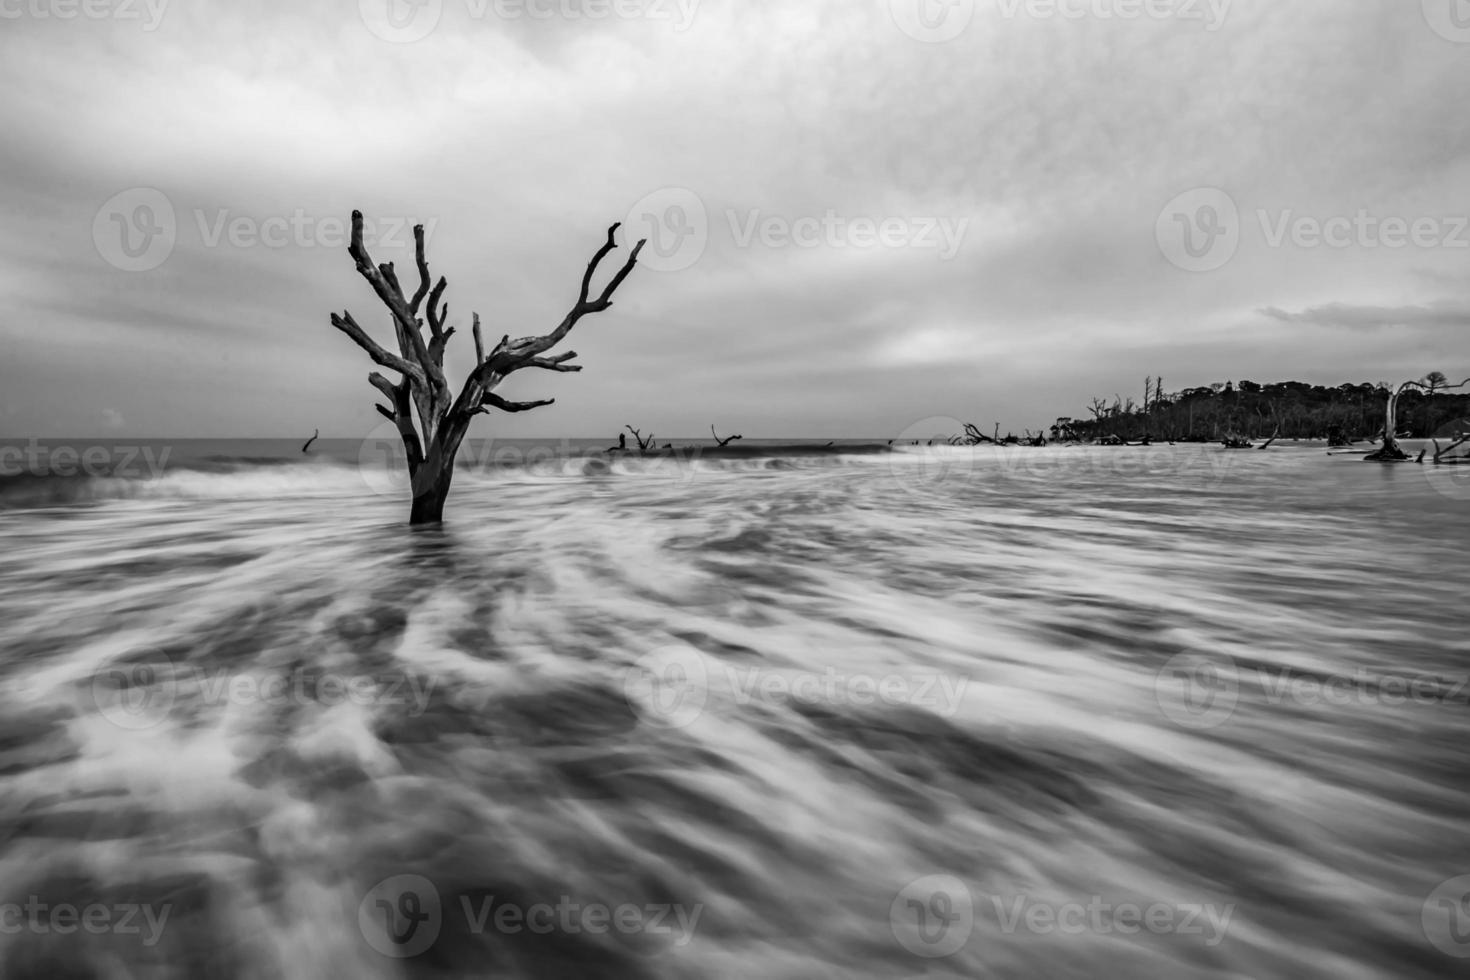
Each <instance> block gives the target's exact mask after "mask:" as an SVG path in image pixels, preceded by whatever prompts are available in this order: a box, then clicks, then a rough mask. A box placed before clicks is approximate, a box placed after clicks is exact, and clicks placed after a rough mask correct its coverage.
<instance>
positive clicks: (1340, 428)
mask: <svg viewBox="0 0 1470 980" xmlns="http://www.w3.org/2000/svg"><path fill="white" fill-rule="evenodd" d="M1422 384H1423V385H1424V387H1425V389H1427V390H1424V391H1420V390H1407V391H1405V392H1403V394H1402V395H1401V397H1400V399H1399V404H1398V412H1397V427H1398V432H1396V433H1390V434H1391V435H1395V436H1397V437H1399V438H1405V439H1426V438H1429V437H1431V436H1434V435H1435V434H1436V433H1440V434H1445V433H1447V432H1449V431H1453V430H1454V429H1455V427H1456V426H1459V427H1461V428H1470V394H1467V393H1458V394H1451V393H1448V392H1445V391H1442V390H1440V389H1443V388H1445V387H1447V386H1448V382H1447V379H1446V378H1445V376H1444V375H1443V374H1442V373H1440V372H1438V371H1435V372H1432V373H1430V374H1429V375H1428V376H1426V377H1425V378H1424V380H1423V382H1422ZM1392 394H1393V387H1392V386H1391V385H1389V384H1387V383H1382V382H1380V383H1377V384H1370V383H1366V382H1365V383H1361V384H1341V385H1338V386H1336V387H1324V386H1322V385H1311V384H1307V383H1305V382H1302V381H1278V382H1275V383H1273V384H1265V385H1263V384H1257V383H1256V382H1254V381H1240V382H1238V383H1237V382H1233V381H1224V382H1217V383H1215V384H1211V385H1207V386H1204V387H1198V388H1185V389H1184V390H1182V391H1175V392H1166V391H1165V389H1164V383H1163V379H1162V378H1148V379H1146V380H1145V382H1144V390H1143V399H1142V400H1141V401H1139V400H1136V399H1134V398H1132V397H1128V398H1125V397H1123V396H1121V395H1114V396H1113V398H1112V399H1111V400H1108V399H1105V398H1094V399H1092V402H1091V404H1090V405H1089V406H1088V415H1090V416H1091V417H1090V418H1059V419H1057V421H1056V424H1055V425H1053V426H1052V427H1051V430H1050V431H1051V437H1052V439H1053V440H1060V441H1073V440H1075V441H1080V442H1096V441H1125V442H1140V441H1143V440H1145V439H1149V440H1167V441H1170V442H1220V441H1223V440H1228V439H1230V438H1233V437H1234V438H1242V439H1269V438H1271V437H1272V436H1276V437H1277V438H1280V439H1328V440H1330V441H1334V442H1347V441H1353V442H1358V441H1364V440H1368V439H1373V438H1376V437H1378V436H1380V435H1382V434H1383V428H1384V409H1385V407H1386V406H1387V404H1388V399H1389V398H1390V396H1391V395H1392Z"/></svg>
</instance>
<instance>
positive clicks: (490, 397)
mask: <svg viewBox="0 0 1470 980" xmlns="http://www.w3.org/2000/svg"><path fill="white" fill-rule="evenodd" d="M555 404H556V399H555V398H548V399H546V400H545V401H539V402H510V401H506V400H505V399H504V398H501V397H500V396H499V395H497V394H495V393H494V392H493V391H492V392H486V393H485V404H484V405H482V406H480V409H479V414H481V415H489V414H490V408H498V409H500V410H501V411H502V412H529V411H530V410H531V409H533V408H540V407H541V406H543V405H555ZM486 406H489V407H488V408H487V407H486Z"/></svg>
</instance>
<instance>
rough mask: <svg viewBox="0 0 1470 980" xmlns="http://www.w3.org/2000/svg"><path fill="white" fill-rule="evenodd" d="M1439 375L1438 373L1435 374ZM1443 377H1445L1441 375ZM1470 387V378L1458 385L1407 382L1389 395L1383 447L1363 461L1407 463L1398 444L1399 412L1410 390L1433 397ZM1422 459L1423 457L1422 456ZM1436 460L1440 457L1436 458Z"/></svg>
mask: <svg viewBox="0 0 1470 980" xmlns="http://www.w3.org/2000/svg"><path fill="white" fill-rule="evenodd" d="M1435 373H1436V374H1438V372H1435ZM1441 377H1443V376H1442V375H1441ZM1466 385H1470V378H1466V379H1465V380H1464V381H1461V382H1460V383H1459V384H1457V385H1446V384H1441V383H1439V380H1438V379H1433V380H1431V379H1428V378H1426V379H1424V380H1423V381H1405V382H1404V383H1403V384H1401V385H1399V386H1398V388H1396V389H1393V390H1391V391H1390V392H1389V393H1388V408H1387V409H1386V410H1385V411H1384V416H1383V445H1382V447H1380V448H1379V450H1378V452H1376V453H1372V454H1370V455H1368V456H1364V457H1363V459H1365V460H1367V461H1369V462H1373V463H1403V462H1407V461H1408V459H1409V456H1408V454H1407V453H1405V452H1404V451H1403V450H1402V449H1400V448H1399V443H1398V411H1399V397H1400V396H1401V395H1403V393H1404V392H1406V391H1408V390H1409V389H1410V388H1418V389H1419V390H1420V391H1427V392H1429V394H1430V395H1433V394H1434V393H1435V392H1436V391H1454V390H1455V389H1456V388H1464V387H1465V386H1466ZM1421 458H1422V456H1421ZM1436 459H1438V457H1437V456H1436Z"/></svg>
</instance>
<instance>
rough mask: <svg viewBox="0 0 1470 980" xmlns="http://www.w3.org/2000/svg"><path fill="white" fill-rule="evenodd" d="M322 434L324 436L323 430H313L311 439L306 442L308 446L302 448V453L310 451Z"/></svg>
mask: <svg viewBox="0 0 1470 980" xmlns="http://www.w3.org/2000/svg"><path fill="white" fill-rule="evenodd" d="M321 434H322V430H321V429H313V430H311V438H310V439H308V440H306V445H304V446H302V447H301V451H302V453H305V452H306V451H307V450H308V449H310V448H311V444H312V443H314V442H316V440H317V437H318V436H320V435H321Z"/></svg>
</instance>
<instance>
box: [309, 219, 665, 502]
mask: <svg viewBox="0 0 1470 980" xmlns="http://www.w3.org/2000/svg"><path fill="white" fill-rule="evenodd" d="M362 226H363V218H362V212H361V211H354V212H352V243H351V245H350V246H349V247H348V254H350V255H351V256H352V258H353V260H354V261H355V262H356V263H357V271H358V273H359V274H360V275H361V276H362V277H363V278H364V279H365V280H367V282H368V285H370V286H372V288H373V292H374V293H376V294H377V296H378V299H379V300H381V301H382V303H383V305H384V306H386V307H387V308H388V312H389V314H391V317H392V322H393V332H394V336H395V338H396V339H397V341H398V353H397V354H394V353H392V352H391V351H389V350H387V349H386V348H383V347H381V346H379V345H378V343H377V342H376V341H375V340H373V339H372V338H371V337H370V336H368V334H367V331H365V330H363V329H362V327H360V326H358V324H357V321H356V320H354V319H353V318H352V314H351V313H349V312H346V311H344V312H343V313H342V314H341V315H340V316H339V315H338V314H335V313H334V314H332V326H334V327H336V328H337V329H338V330H340V331H342V332H343V333H345V334H346V335H347V336H348V337H350V338H352V341H353V342H354V343H356V344H357V345H358V346H359V347H361V348H362V349H363V350H364V351H366V352H367V354H368V356H369V357H371V358H372V359H373V361H374V362H375V363H377V364H379V365H381V366H382V367H385V368H387V369H389V370H391V371H395V372H397V373H398V375H399V381H398V382H397V383H396V384H395V383H394V382H392V381H390V380H389V379H388V378H386V377H384V376H383V375H381V374H378V373H377V372H373V373H372V374H370V375H368V382H369V383H370V384H371V385H372V386H373V387H374V388H376V389H378V391H380V392H381V393H382V394H383V396H384V398H385V399H386V400H387V402H388V405H387V406H384V405H378V406H377V409H378V412H379V413H380V414H382V415H383V416H384V417H385V418H387V419H388V420H389V421H390V422H392V423H393V425H394V427H395V428H396V429H397V430H398V435H399V437H400V438H401V439H402V440H403V448H404V451H405V453H406V454H407V458H408V472H409V477H410V485H411V487H412V491H413V504H412V507H411V509H410V511H409V522H410V523H411V524H437V523H439V522H440V521H442V520H443V519H444V504H445V501H446V500H448V498H449V489H450V486H451V484H452V483H453V482H454V459H455V456H457V455H458V453H459V447H460V444H461V443H462V442H463V441H464V438H465V435H466V434H467V433H468V432H469V428H470V422H471V421H473V420H474V418H475V417H476V416H478V415H488V414H491V412H492V410H498V411H502V412H526V411H530V410H531V409H533V408H539V407H541V406H542V405H550V404H553V402H554V399H547V400H545V401H534V402H511V401H506V400H505V399H504V398H501V397H500V396H499V395H497V394H495V393H494V389H495V387H496V386H497V385H498V384H500V382H501V381H503V380H505V378H506V377H508V376H509V375H511V374H512V373H514V372H516V371H519V370H521V369H523V368H540V369H542V370H546V371H559V372H567V373H570V372H575V371H580V370H582V366H581V365H580V364H570V363H568V362H569V361H571V360H572V359H573V358H575V357H576V356H577V352H576V351H566V352H564V353H561V354H556V355H552V356H550V357H544V356H542V355H544V354H546V353H547V352H548V351H549V350H551V349H552V348H553V347H555V346H556V345H557V344H559V343H561V341H562V339H563V338H565V337H566V335H567V334H568V333H570V332H571V330H572V328H573V327H574V326H576V325H577V321H579V320H580V319H581V318H582V317H584V316H586V315H587V314H589V313H601V312H602V311H603V310H606V309H608V308H609V307H611V306H612V296H613V293H615V292H616V291H617V289H618V287H619V286H621V285H622V284H623V280H624V279H626V278H628V275H629V274H630V273H631V272H632V271H633V267H634V266H635V265H636V264H637V263H638V253H639V252H641V251H642V250H643V246H644V245H645V244H646V240H644V241H640V242H639V243H638V244H637V245H635V246H634V247H633V251H632V253H631V254H630V255H629V257H628V261H627V262H626V263H625V264H624V265H623V267H622V268H621V269H620V270H619V271H618V272H617V274H616V275H614V276H613V278H612V280H611V281H610V282H609V283H608V285H607V286H606V287H604V289H603V290H602V293H601V294H600V295H598V296H597V297H595V298H594V297H593V296H592V291H591V290H592V277H593V275H594V274H595V273H596V272H597V267H598V266H599V265H600V264H601V263H602V260H603V259H604V258H606V257H607V255H608V253H609V252H611V251H613V249H615V248H617V231H618V228H619V226H618V225H616V224H615V225H613V226H612V227H611V228H609V229H608V230H607V242H606V244H604V245H603V246H602V248H600V249H598V251H597V254H596V255H594V256H593V257H592V261H591V262H589V263H588V264H587V271H586V273H585V274H584V275H583V276H582V291H581V293H580V294H579V296H578V298H577V303H576V305H575V306H573V307H572V310H571V312H570V313H568V314H567V315H566V316H565V317H564V318H563V319H562V322H561V324H560V325H558V326H557V328H556V329H555V330H553V331H551V332H550V333H548V334H546V335H544V336H540V337H521V338H519V339H517V340H511V339H510V335H509V334H507V335H505V336H504V337H502V338H501V339H500V343H498V344H496V345H495V348H494V349H493V350H491V351H489V352H488V353H487V352H486V350H485V342H484V338H483V337H482V336H481V334H480V316H479V314H478V313H476V314H474V328H473V329H474V336H475V364H476V367H475V369H474V370H473V371H472V372H471V373H470V376H469V377H468V378H467V379H466V380H465V383H464V386H463V387H462V388H461V389H460V392H459V394H458V396H455V397H453V398H451V395H450V388H449V381H448V379H447V378H446V377H445V375H444V350H445V348H446V347H447V346H448V344H449V338H450V337H452V336H453V335H454V330H455V328H454V327H451V326H446V321H447V320H448V318H449V304H448V303H443V304H442V305H441V302H440V301H441V298H442V297H443V295H444V290H445V288H446V287H447V286H448V283H447V282H446V281H445V279H444V278H443V277H442V276H441V277H440V278H439V281H438V282H437V283H434V281H433V278H432V277H431V276H430V274H429V263H428V259H427V258H426V257H425V255H424V228H423V226H422V225H419V226H417V227H415V228H414V230H413V237H414V258H415V261H416V265H417V267H418V273H419V286H418V290H417V291H416V292H415V293H414V294H413V296H412V297H411V298H410V297H408V296H405V295H404V292H403V288H402V287H401V286H400V285H399V281H398V276H397V274H396V273H395V272H394V271H393V263H392V262H388V263H385V264H383V265H374V263H373V260H372V258H371V257H370V256H369V255H368V252H367V248H366V246H365V245H364V244H363V240H362ZM431 284H432V285H431ZM425 299H427V300H428V306H427V307H423V303H424V301H425ZM421 308H423V309H424V312H425V313H426V315H427V319H428V327H429V336H428V337H427V338H426V337H425V336H424V320H423V319H420V318H419V310H420V309H421Z"/></svg>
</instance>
